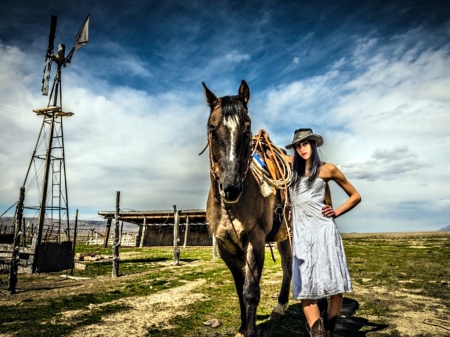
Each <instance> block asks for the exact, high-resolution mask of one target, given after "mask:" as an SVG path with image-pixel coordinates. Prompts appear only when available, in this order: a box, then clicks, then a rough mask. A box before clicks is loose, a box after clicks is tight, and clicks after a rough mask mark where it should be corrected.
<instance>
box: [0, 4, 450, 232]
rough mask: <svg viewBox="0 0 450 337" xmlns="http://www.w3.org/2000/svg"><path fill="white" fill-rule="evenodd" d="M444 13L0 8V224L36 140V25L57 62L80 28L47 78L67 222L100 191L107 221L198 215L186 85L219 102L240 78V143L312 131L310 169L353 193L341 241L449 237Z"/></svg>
mask: <svg viewBox="0 0 450 337" xmlns="http://www.w3.org/2000/svg"><path fill="white" fill-rule="evenodd" d="M449 12H450V3H449V2H448V1H439V0H437V1H426V0H423V1H405V0H402V1H397V0H390V1H371V0H368V1H349V0H341V1H256V0H250V1H221V0H218V1H206V0H199V1H178V0H175V1H153V0H148V1H147V0H141V1H127V2H124V1H89V0H76V1H74V0H59V1H53V0H50V1H40V0H21V1H17V0H2V1H1V2H0V97H1V99H0V168H1V170H0V214H1V213H3V212H5V211H6V210H7V209H8V208H9V207H10V206H11V205H12V204H14V203H15V202H16V201H17V200H18V197H19V188H20V186H21V185H22V184H23V181H24V178H25V175H26V171H27V168H28V165H29V163H30V159H31V158H32V151H33V149H34V146H35V144H36V141H37V139H38V133H39V129H40V127H41V124H42V117H40V116H37V115H36V114H35V113H33V112H32V110H33V109H36V108H43V107H46V106H47V102H48V97H46V96H42V94H41V91H40V90H41V79H42V74H43V69H44V60H45V52H46V49H47V44H48V35H49V26H50V18H51V15H55V16H57V18H58V25H57V30H56V38H55V45H57V44H58V43H63V44H65V45H66V49H68V50H70V48H71V47H72V45H73V43H74V40H75V37H76V34H77V32H78V29H79V28H80V26H81V24H82V23H83V21H84V19H85V18H86V16H87V15H88V14H90V26H89V43H88V44H87V45H85V46H84V47H82V48H80V49H79V50H77V51H76V52H75V54H74V56H73V58H72V62H71V63H70V64H68V65H67V67H65V68H63V69H62V95H63V104H62V105H63V110H64V111H71V112H74V116H72V117H67V118H65V119H64V142H65V156H66V157H65V158H66V159H65V164H66V171H67V184H68V200H69V207H70V213H69V214H70V218H71V219H73V218H74V216H75V210H76V209H78V211H79V219H94V218H98V212H99V211H114V210H115V198H116V191H120V192H121V197H120V208H121V209H122V210H171V209H172V207H173V205H176V206H177V208H178V209H204V208H205V207H206V196H207V192H208V189H209V184H210V180H209V163H208V155H207V154H204V155H202V156H199V155H198V154H199V152H200V151H201V150H202V149H203V147H204V146H205V144H206V122H207V118H208V115H209V108H208V107H207V105H206V101H205V97H204V94H203V89H202V85H201V83H202V82H205V83H206V85H207V86H208V88H209V89H210V90H211V91H213V92H214V93H215V94H216V96H218V97H219V96H226V95H236V94H237V92H238V88H239V85H240V82H241V80H243V79H244V80H245V81H246V82H247V83H248V85H249V87H250V92H251V98H250V102H249V113H250V117H251V119H252V131H253V133H256V132H257V131H258V130H259V129H264V130H266V131H267V132H268V133H269V135H270V138H271V140H272V141H273V142H274V143H275V144H276V145H278V146H280V147H284V146H285V145H286V144H289V143H290V142H291V140H292V137H293V133H294V130H295V129H297V128H301V127H310V128H312V129H313V130H314V132H315V133H319V134H321V135H322V136H323V137H324V140H325V143H324V145H323V146H322V147H321V148H320V150H321V151H320V154H321V158H322V160H323V161H325V162H331V163H333V164H335V165H336V166H337V167H338V168H339V169H340V170H341V171H342V172H343V173H344V174H345V176H346V177H347V178H348V179H349V181H350V182H351V183H352V184H353V185H354V186H355V188H356V189H357V190H358V191H359V192H360V194H361V196H362V202H361V203H360V204H359V205H358V206H357V207H356V208H355V209H353V210H352V211H351V212H349V213H347V214H345V215H343V216H342V217H340V218H338V219H337V220H336V222H337V224H338V227H339V230H340V231H341V232H343V233H350V232H360V233H369V232H410V231H435V230H439V229H441V228H443V227H446V226H449V225H450V220H449V219H450V188H449V181H450V170H449V169H448V167H449V165H450V58H449V55H450V19H449V16H448V13H449ZM55 69H56V66H54V67H53V72H52V76H51V80H53V77H54V70H55ZM50 83H52V81H51V82H50ZM291 152H292V151H290V153H291ZM331 191H332V195H333V203H334V205H339V204H341V203H342V202H344V200H345V198H346V194H345V192H343V191H342V190H341V189H340V188H339V186H338V185H336V184H334V183H331ZM26 200H27V199H26ZM30 202H31V201H30ZM13 210H14V208H13V209H11V210H10V211H9V213H8V212H7V213H6V215H12V214H13ZM6 215H5V216H6Z"/></svg>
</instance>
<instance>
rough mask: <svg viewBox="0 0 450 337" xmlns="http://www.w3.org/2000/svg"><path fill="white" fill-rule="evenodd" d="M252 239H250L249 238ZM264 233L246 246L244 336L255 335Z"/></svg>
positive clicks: (263, 254)
mask: <svg viewBox="0 0 450 337" xmlns="http://www.w3.org/2000/svg"><path fill="white" fill-rule="evenodd" d="M251 241H252V240H251ZM264 257H265V240H264V235H259V238H258V239H257V240H255V241H253V242H251V243H249V245H248V246H247V262H246V264H247V265H246V266H245V281H244V292H243V293H244V302H245V306H246V309H247V331H246V332H245V333H244V336H245V337H256V336H257V331H256V310H257V308H258V304H259V299H260V289H259V282H260V280H261V273H262V269H263V266H264Z"/></svg>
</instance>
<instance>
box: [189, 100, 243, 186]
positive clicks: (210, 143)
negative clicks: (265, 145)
mask: <svg viewBox="0 0 450 337" xmlns="http://www.w3.org/2000/svg"><path fill="white" fill-rule="evenodd" d="M220 107H222V98H219V99H218V100H217V102H216V104H215V106H214V108H211V112H210V114H212V113H213V112H214V111H215V110H217V109H219V108H220ZM251 138H252V134H251V133H250V134H249V139H251ZM208 147H209V149H210V150H209V163H210V165H209V171H210V173H211V176H212V177H213V179H214V181H215V182H216V183H217V184H219V176H218V175H217V174H216V172H215V170H214V167H215V165H216V164H217V163H216V162H215V161H214V158H213V154H212V151H211V149H212V136H211V131H209V132H208V140H207V143H206V146H205V147H204V148H203V150H202V151H201V152H200V153H199V154H198V155H199V156H200V155H202V154H203V152H205V151H206V149H207V148H208ZM245 161H246V165H245V170H243V173H242V175H241V177H240V179H241V182H242V181H244V179H245V178H246V177H247V173H248V170H249V169H250V164H251V161H252V147H251V142H250V144H249V147H248V151H247V158H246V159H245Z"/></svg>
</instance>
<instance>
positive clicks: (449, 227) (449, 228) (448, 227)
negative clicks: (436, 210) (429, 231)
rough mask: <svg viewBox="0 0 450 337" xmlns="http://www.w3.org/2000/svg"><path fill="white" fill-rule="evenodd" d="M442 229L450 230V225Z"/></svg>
mask: <svg viewBox="0 0 450 337" xmlns="http://www.w3.org/2000/svg"><path fill="white" fill-rule="evenodd" d="M440 231H450V225H448V226H447V227H444V228H441V229H440Z"/></svg>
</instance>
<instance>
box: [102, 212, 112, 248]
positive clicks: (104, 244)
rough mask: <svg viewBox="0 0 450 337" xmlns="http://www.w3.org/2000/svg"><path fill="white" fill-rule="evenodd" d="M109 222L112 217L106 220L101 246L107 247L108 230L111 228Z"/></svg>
mask: <svg viewBox="0 0 450 337" xmlns="http://www.w3.org/2000/svg"><path fill="white" fill-rule="evenodd" d="M111 222H112V218H108V220H107V221H106V228H105V239H104V241H103V248H108V240H109V232H110V230H111Z"/></svg>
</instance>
